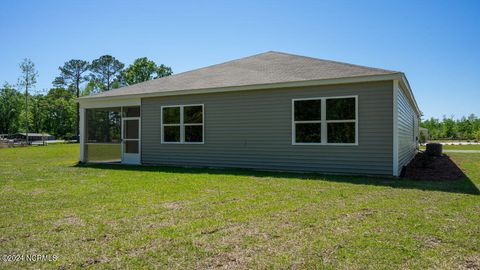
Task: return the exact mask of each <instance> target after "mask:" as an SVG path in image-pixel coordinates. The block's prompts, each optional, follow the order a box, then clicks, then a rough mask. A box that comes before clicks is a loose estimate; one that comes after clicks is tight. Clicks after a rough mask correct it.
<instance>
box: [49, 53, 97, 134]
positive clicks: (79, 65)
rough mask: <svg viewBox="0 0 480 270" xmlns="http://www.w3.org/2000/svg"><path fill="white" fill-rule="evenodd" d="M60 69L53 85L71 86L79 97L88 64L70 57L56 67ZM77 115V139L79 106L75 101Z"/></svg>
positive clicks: (86, 77) (85, 78)
mask: <svg viewBox="0 0 480 270" xmlns="http://www.w3.org/2000/svg"><path fill="white" fill-rule="evenodd" d="M58 69H59V70H60V76H58V77H56V78H55V80H54V81H53V85H55V86H57V87H61V86H63V87H72V86H73V89H74V91H75V95H76V97H77V98H78V97H80V85H81V84H82V83H84V82H86V81H88V76H86V75H85V72H87V71H88V69H89V64H88V62H87V61H84V60H78V59H72V60H70V61H68V62H65V64H63V66H61V67H58ZM76 107H77V115H76V122H75V125H76V127H77V128H76V135H77V141H78V138H79V134H80V126H79V123H80V107H79V104H78V103H77V105H76Z"/></svg>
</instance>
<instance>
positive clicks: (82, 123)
mask: <svg viewBox="0 0 480 270" xmlns="http://www.w3.org/2000/svg"><path fill="white" fill-rule="evenodd" d="M85 123H86V121H85V108H83V107H80V122H79V125H80V134H79V135H80V162H86V161H87V156H86V153H85V135H86V133H85Z"/></svg>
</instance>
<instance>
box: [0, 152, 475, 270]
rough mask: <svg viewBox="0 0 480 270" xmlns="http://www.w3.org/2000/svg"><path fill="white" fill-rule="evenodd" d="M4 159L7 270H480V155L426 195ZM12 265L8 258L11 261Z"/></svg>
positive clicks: (279, 178) (339, 181)
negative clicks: (37, 258) (460, 176)
mask: <svg viewBox="0 0 480 270" xmlns="http://www.w3.org/2000/svg"><path fill="white" fill-rule="evenodd" d="M77 156H78V145H52V146H47V147H30V148H16V149H0V202H1V203H0V207H1V211H0V256H4V255H9V254H20V255H25V256H26V255H29V254H40V255H56V256H58V260H56V261H54V262H37V263H32V262H26V261H23V262H3V261H2V260H1V258H0V268H2V269H24V268H48V269H51V268H57V269H70V268H85V267H87V268H100V269H103V268H106V269H140V268H168V269H192V268H196V269H203V268H272V269H273V268H274V269H276V268H296V269H298V268H308V269H315V268H323V269H338V268H349V269H352V268H354V269H368V268H370V269H384V268H387V269H399V268H402V269H424V268H442V269H451V268H465V269H466V268H472V269H473V268H475V267H476V268H478V267H480V195H479V191H478V187H480V154H465V153H452V154H451V157H452V158H453V159H454V160H455V161H456V162H457V164H460V166H461V167H462V168H463V169H464V170H465V172H466V174H467V178H466V179H464V180H459V181H453V182H452V181H451V182H423V181H410V180H404V179H402V180H395V179H389V178H368V177H354V176H322V175H314V174H289V173H271V172H256V171H249V170H207V169H182V168H171V167H170V168H167V167H139V166H120V165H85V166H76V160H77ZM2 258H3V257H2Z"/></svg>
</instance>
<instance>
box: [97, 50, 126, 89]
mask: <svg viewBox="0 0 480 270" xmlns="http://www.w3.org/2000/svg"><path fill="white" fill-rule="evenodd" d="M124 66H125V65H124V64H123V63H122V62H120V61H118V60H117V59H115V57H113V56H111V55H103V56H100V57H99V58H98V59H95V60H93V61H92V64H91V65H90V71H91V74H90V77H91V80H93V81H95V89H94V92H97V91H108V90H111V89H112V88H113V86H114V83H115V82H118V81H119V80H120V74H121V72H122V70H123V67H124Z"/></svg>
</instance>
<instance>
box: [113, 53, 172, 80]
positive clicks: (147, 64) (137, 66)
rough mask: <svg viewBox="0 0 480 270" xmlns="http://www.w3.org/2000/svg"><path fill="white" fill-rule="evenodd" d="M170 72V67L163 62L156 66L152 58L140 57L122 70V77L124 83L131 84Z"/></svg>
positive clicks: (169, 73)
mask: <svg viewBox="0 0 480 270" xmlns="http://www.w3.org/2000/svg"><path fill="white" fill-rule="evenodd" d="M171 74H172V69H171V68H170V67H167V66H165V65H163V64H162V65H160V66H157V64H155V62H153V61H152V60H149V59H148V58H147V57H142V58H138V59H136V60H135V61H134V62H133V64H131V65H130V66H128V67H127V68H126V69H125V70H124V71H123V72H122V79H123V81H124V83H125V84H126V85H132V84H136V83H140V82H144V81H148V80H152V79H156V78H160V77H165V76H169V75H171Z"/></svg>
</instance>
